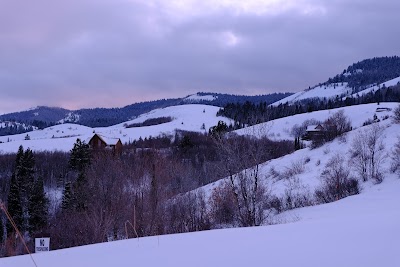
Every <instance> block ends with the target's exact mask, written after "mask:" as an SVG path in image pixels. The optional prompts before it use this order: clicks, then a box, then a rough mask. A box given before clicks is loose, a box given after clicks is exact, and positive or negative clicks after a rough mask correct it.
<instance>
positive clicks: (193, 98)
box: [183, 93, 218, 103]
mask: <svg viewBox="0 0 400 267" xmlns="http://www.w3.org/2000/svg"><path fill="white" fill-rule="evenodd" d="M217 98H218V96H213V95H199V94H198V93H197V94H194V95H189V96H187V97H185V98H184V99H183V101H185V102H193V103H196V102H200V101H213V100H215V99H217Z"/></svg>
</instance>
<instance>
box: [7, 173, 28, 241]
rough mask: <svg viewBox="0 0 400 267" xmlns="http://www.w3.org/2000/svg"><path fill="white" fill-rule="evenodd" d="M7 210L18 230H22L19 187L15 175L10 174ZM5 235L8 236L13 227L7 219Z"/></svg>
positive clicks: (22, 218) (22, 219)
mask: <svg viewBox="0 0 400 267" xmlns="http://www.w3.org/2000/svg"><path fill="white" fill-rule="evenodd" d="M7 206H8V207H7V210H8V212H9V213H10V215H11V217H12V218H13V220H14V222H15V224H16V225H17V227H18V229H19V230H20V231H24V230H25V227H24V217H23V211H22V205H21V195H20V187H19V184H18V181H17V178H16V177H15V175H12V176H11V181H10V191H9V193H8V197H7ZM6 228H7V235H8V236H9V235H10V234H11V233H13V232H14V228H13V227H12V225H11V223H10V222H9V221H7V227H6Z"/></svg>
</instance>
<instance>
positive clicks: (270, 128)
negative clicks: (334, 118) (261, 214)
mask: <svg viewBox="0 0 400 267" xmlns="http://www.w3.org/2000/svg"><path fill="white" fill-rule="evenodd" d="M398 105H399V104H398V103H381V104H380V105H377V104H375V103H374V104H365V105H357V106H350V107H343V108H337V109H330V110H320V111H314V112H310V113H303V114H298V115H294V116H289V117H285V118H281V119H276V120H272V121H269V122H265V123H261V124H257V125H255V126H251V127H247V128H244V129H240V130H237V131H235V132H236V133H238V134H244V135H246V134H247V135H255V136H261V135H267V136H268V138H270V139H272V140H293V139H294V136H293V135H292V133H291V131H292V129H293V126H300V125H301V124H302V123H303V122H304V121H306V120H311V119H314V120H317V121H321V122H323V121H324V120H326V119H327V118H328V117H329V116H330V115H332V114H333V113H335V112H337V111H339V110H343V111H344V114H345V115H346V116H347V117H348V118H349V119H350V121H351V124H352V127H353V128H358V127H360V126H362V125H363V123H364V122H365V121H367V120H368V119H370V120H372V119H373V117H374V115H376V116H377V117H378V118H379V119H381V120H382V119H383V118H385V117H387V116H391V115H392V113H393V110H394V109H395V108H396V107H397V106H398ZM377 109H378V112H377ZM385 109H388V110H385Z"/></svg>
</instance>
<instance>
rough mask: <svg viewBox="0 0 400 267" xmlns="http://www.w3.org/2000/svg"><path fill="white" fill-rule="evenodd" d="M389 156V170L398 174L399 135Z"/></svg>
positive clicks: (399, 156)
mask: <svg viewBox="0 0 400 267" xmlns="http://www.w3.org/2000/svg"><path fill="white" fill-rule="evenodd" d="M391 158H392V166H391V171H392V172H395V173H398V174H400V136H399V137H397V143H396V144H395V145H394V149H393V151H392V155H391Z"/></svg>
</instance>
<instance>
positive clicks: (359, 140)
mask: <svg viewBox="0 0 400 267" xmlns="http://www.w3.org/2000/svg"><path fill="white" fill-rule="evenodd" d="M383 132H384V129H383V128H382V126H380V125H379V124H377V123H376V124H372V125H370V126H368V128H367V129H364V130H362V131H360V132H359V133H358V134H357V135H356V137H355V138H354V139H353V143H352V145H351V149H350V152H351V153H352V163H353V166H354V168H355V170H356V171H357V172H358V174H359V176H360V177H361V178H362V180H363V181H367V180H368V179H375V180H376V181H377V182H382V180H383V176H382V170H381V168H382V164H383V163H384V161H385V159H386V158H387V154H386V153H385V146H384V144H383V141H382V139H383Z"/></svg>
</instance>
